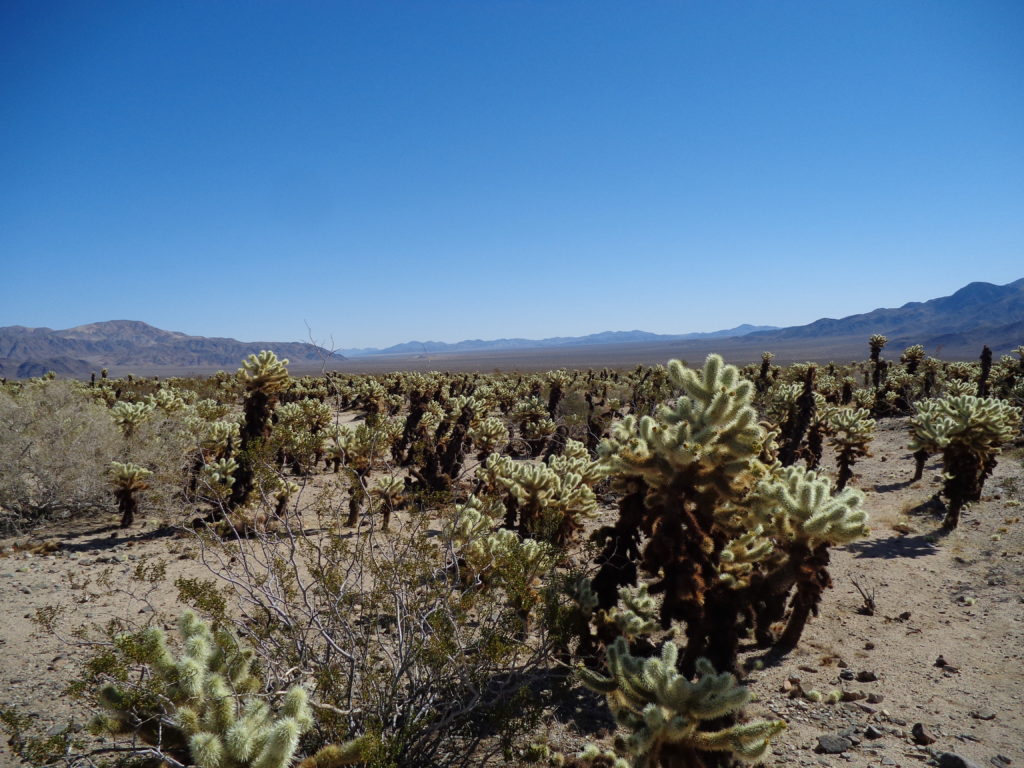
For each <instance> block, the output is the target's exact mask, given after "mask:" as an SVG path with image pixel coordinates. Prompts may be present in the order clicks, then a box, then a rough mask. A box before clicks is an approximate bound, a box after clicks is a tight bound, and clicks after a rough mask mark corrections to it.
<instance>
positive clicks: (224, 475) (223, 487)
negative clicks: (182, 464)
mask: <svg viewBox="0 0 1024 768" xmlns="http://www.w3.org/2000/svg"><path fill="white" fill-rule="evenodd" d="M237 471H238V462H237V461H235V460H234V459H216V460H215V461H211V462H207V463H206V464H204V465H203V468H202V471H201V473H200V476H201V478H202V480H203V485H204V487H205V488H207V489H209V491H210V495H211V496H212V498H213V500H214V501H215V502H224V501H227V499H228V498H229V497H230V496H231V489H232V487H234V485H235V473H236V472H237Z"/></svg>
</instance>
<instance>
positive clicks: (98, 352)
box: [0, 320, 344, 378]
mask: <svg viewBox="0 0 1024 768" xmlns="http://www.w3.org/2000/svg"><path fill="white" fill-rule="evenodd" d="M263 349H270V350H273V351H274V352H275V353H276V354H277V355H278V357H285V358H288V359H289V360H290V361H292V362H295V363H298V362H308V363H316V362H320V361H322V360H329V361H338V360H343V359H344V357H342V356H340V355H338V354H336V353H333V352H331V351H329V350H326V349H323V348H321V347H317V346H315V345H313V344H305V343H299V342H273V341H258V342H243V341H237V340H236V339H224V338H207V337H205V336H189V335H187V334H184V333H178V332H176V331H164V330H161V329H160V328H154V327H153V326H152V325H148V324H147V323H143V322H140V321H138V320H110V321H107V322H102V323H90V324H88V325H80V326H76V327H75V328H67V329H65V330H59V331H55V330H53V329H51V328H26V327H24V326H20V325H15V326H8V327H6V328H0V376H10V377H16V378H25V377H29V376H39V375H41V374H43V373H45V372H46V371H55V372H56V373H58V374H61V375H67V376H87V375H89V373H90V372H92V371H97V372H98V371H99V370H100V369H101V368H121V369H123V368H130V367H132V366H135V367H139V368H146V369H153V368H168V369H171V368H173V369H190V368H224V369H227V370H234V369H235V368H237V367H238V366H239V364H240V363H241V361H242V360H244V359H245V358H246V357H247V356H248V355H250V354H253V353H255V352H259V351H260V350H263Z"/></svg>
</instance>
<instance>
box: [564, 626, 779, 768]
mask: <svg viewBox="0 0 1024 768" xmlns="http://www.w3.org/2000/svg"><path fill="white" fill-rule="evenodd" d="M678 653H679V649H678V647H677V646H676V645H675V643H673V642H671V641H667V642H666V643H665V644H664V645H663V646H662V648H661V654H660V655H659V656H655V657H651V658H641V657H636V656H633V655H631V654H630V652H629V645H628V643H627V642H626V640H625V639H624V638H621V637H620V638H618V639H617V640H616V641H615V642H614V643H613V644H612V645H610V646H609V647H608V649H607V661H608V675H607V676H605V675H602V674H600V673H598V672H594V671H591V670H581V671H580V677H581V679H582V681H583V683H584V684H585V685H586V686H587V687H589V688H592V689H593V690H595V691H598V692H600V693H603V694H605V696H606V697H607V700H608V705H609V706H610V707H611V710H612V714H613V715H614V716H615V719H616V721H617V722H618V723H619V725H620V726H621V727H623V728H625V729H626V730H627V731H628V735H626V736H625V738H623V739H622V740H621V747H622V748H623V749H624V751H626V752H627V753H628V754H629V755H630V756H631V757H632V758H633V765H634V766H644V767H645V768H646V766H651V767H652V768H653V767H654V766H659V765H676V764H684V763H686V764H700V761H701V756H700V755H701V753H708V752H725V753H728V754H730V755H732V756H733V757H735V758H738V759H741V760H747V761H757V760H761V759H763V758H764V757H765V755H767V753H768V748H769V742H770V741H771V739H772V737H773V736H775V735H776V734H777V733H779V732H780V731H782V730H783V729H784V728H785V723H783V722H781V721H773V720H762V721H757V722H753V723H738V724H735V725H731V726H729V727H727V728H723V729H720V730H705V729H703V728H702V725H703V724H704V723H706V722H707V721H709V720H715V719H717V718H720V717H722V716H724V715H728V714H733V713H736V712H737V711H739V710H740V709H741V708H742V707H743V705H744V704H746V703H747V701H748V700H749V698H750V694H749V692H748V691H747V690H746V688H744V687H742V686H740V685H738V684H737V683H736V678H735V677H734V676H733V675H731V674H729V673H722V674H718V673H717V672H716V671H715V669H714V667H713V666H712V665H711V663H710V662H709V661H708V660H707V659H699V660H698V661H697V679H696V680H695V681H693V682H691V681H690V680H689V679H687V678H686V677H684V676H683V675H681V674H680V673H679V672H678V670H677V669H676V661H677V657H678ZM687 758H689V759H690V760H693V761H694V762H688V761H687Z"/></svg>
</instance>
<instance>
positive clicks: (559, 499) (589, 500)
mask: <svg viewBox="0 0 1024 768" xmlns="http://www.w3.org/2000/svg"><path fill="white" fill-rule="evenodd" d="M606 474H607V469H606V467H605V465H604V464H602V463H601V462H597V461H593V460H591V458H590V456H589V454H588V453H587V449H586V447H585V446H584V445H583V444H582V443H580V442H577V441H576V440H568V441H566V445H565V449H564V450H563V452H562V454H560V455H559V454H556V455H552V456H549V457H548V459H547V461H546V462H538V461H513V460H512V459H511V458H510V457H508V456H498V455H495V454H492V455H491V456H490V457H488V460H487V462H486V463H485V464H484V466H483V467H481V468H480V469H479V470H478V473H477V477H478V479H480V481H481V483H482V485H484V486H486V487H487V488H489V489H491V490H494V491H498V492H501V491H504V492H506V493H507V494H508V496H509V497H510V501H511V503H514V509H515V511H516V512H517V514H518V518H519V530H520V532H521V533H523V534H525V535H530V536H535V537H539V538H542V539H547V540H550V541H554V542H555V543H564V542H566V541H568V540H569V539H570V538H571V537H572V536H573V534H574V533H575V532H576V531H577V530H579V529H580V528H581V527H582V521H583V519H584V518H587V517H590V516H591V515H593V514H594V512H595V511H596V510H597V497H596V496H595V495H594V491H593V485H594V484H595V483H597V482H598V481H599V480H600V479H601V478H603V477H604V476H605V475H606ZM512 519H514V518H512Z"/></svg>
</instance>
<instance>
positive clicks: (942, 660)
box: [935, 656, 949, 667]
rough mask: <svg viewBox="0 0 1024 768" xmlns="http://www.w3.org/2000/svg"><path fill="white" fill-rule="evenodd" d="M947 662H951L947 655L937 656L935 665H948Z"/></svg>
mask: <svg viewBox="0 0 1024 768" xmlns="http://www.w3.org/2000/svg"><path fill="white" fill-rule="evenodd" d="M947 664H949V662H948V661H946V657H945V656H939V658H937V659H936V660H935V666H936V667H944V666H946V665H947Z"/></svg>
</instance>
